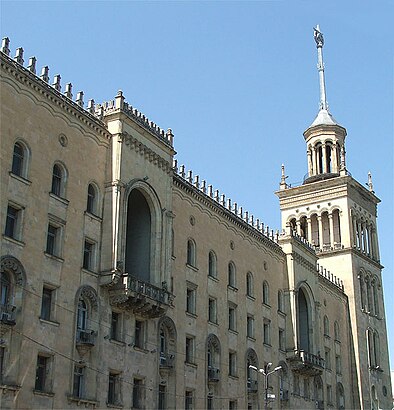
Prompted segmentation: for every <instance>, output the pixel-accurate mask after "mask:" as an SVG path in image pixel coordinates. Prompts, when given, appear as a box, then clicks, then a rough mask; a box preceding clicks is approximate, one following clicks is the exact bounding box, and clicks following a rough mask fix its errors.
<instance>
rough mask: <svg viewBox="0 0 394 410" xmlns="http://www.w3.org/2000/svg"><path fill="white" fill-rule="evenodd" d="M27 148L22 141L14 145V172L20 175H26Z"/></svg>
mask: <svg viewBox="0 0 394 410" xmlns="http://www.w3.org/2000/svg"><path fill="white" fill-rule="evenodd" d="M25 160H26V158H25V149H24V148H23V146H22V144H21V143H20V142H16V143H15V145H14V153H13V156H12V168H11V170H12V173H13V174H15V175H18V176H20V177H23V176H24V168H25V167H24V165H25Z"/></svg>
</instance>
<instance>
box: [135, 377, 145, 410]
mask: <svg viewBox="0 0 394 410" xmlns="http://www.w3.org/2000/svg"><path fill="white" fill-rule="evenodd" d="M143 407H144V381H143V380H142V379H136V378H135V379H134V380H133V409H142V408H143Z"/></svg>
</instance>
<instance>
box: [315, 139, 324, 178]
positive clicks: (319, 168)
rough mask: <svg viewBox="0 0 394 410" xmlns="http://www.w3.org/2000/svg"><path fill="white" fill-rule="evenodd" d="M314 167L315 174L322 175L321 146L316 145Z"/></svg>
mask: <svg viewBox="0 0 394 410" xmlns="http://www.w3.org/2000/svg"><path fill="white" fill-rule="evenodd" d="M316 165H317V173H318V174H322V173H323V147H322V145H321V144H317V145H316Z"/></svg>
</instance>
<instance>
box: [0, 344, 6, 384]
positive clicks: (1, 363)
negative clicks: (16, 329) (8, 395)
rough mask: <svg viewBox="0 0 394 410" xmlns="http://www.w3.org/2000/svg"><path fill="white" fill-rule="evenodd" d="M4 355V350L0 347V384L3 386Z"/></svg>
mask: <svg viewBox="0 0 394 410" xmlns="http://www.w3.org/2000/svg"><path fill="white" fill-rule="evenodd" d="M4 353H5V348H4V347H0V384H3V378H4Z"/></svg>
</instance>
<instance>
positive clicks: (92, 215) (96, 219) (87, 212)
mask: <svg viewBox="0 0 394 410" xmlns="http://www.w3.org/2000/svg"><path fill="white" fill-rule="evenodd" d="M84 214H85V216H88V217H89V218H91V219H94V220H95V221H97V222H102V221H103V218H101V216H98V215H96V214H92V213H91V212H89V211H85V212H84Z"/></svg>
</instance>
